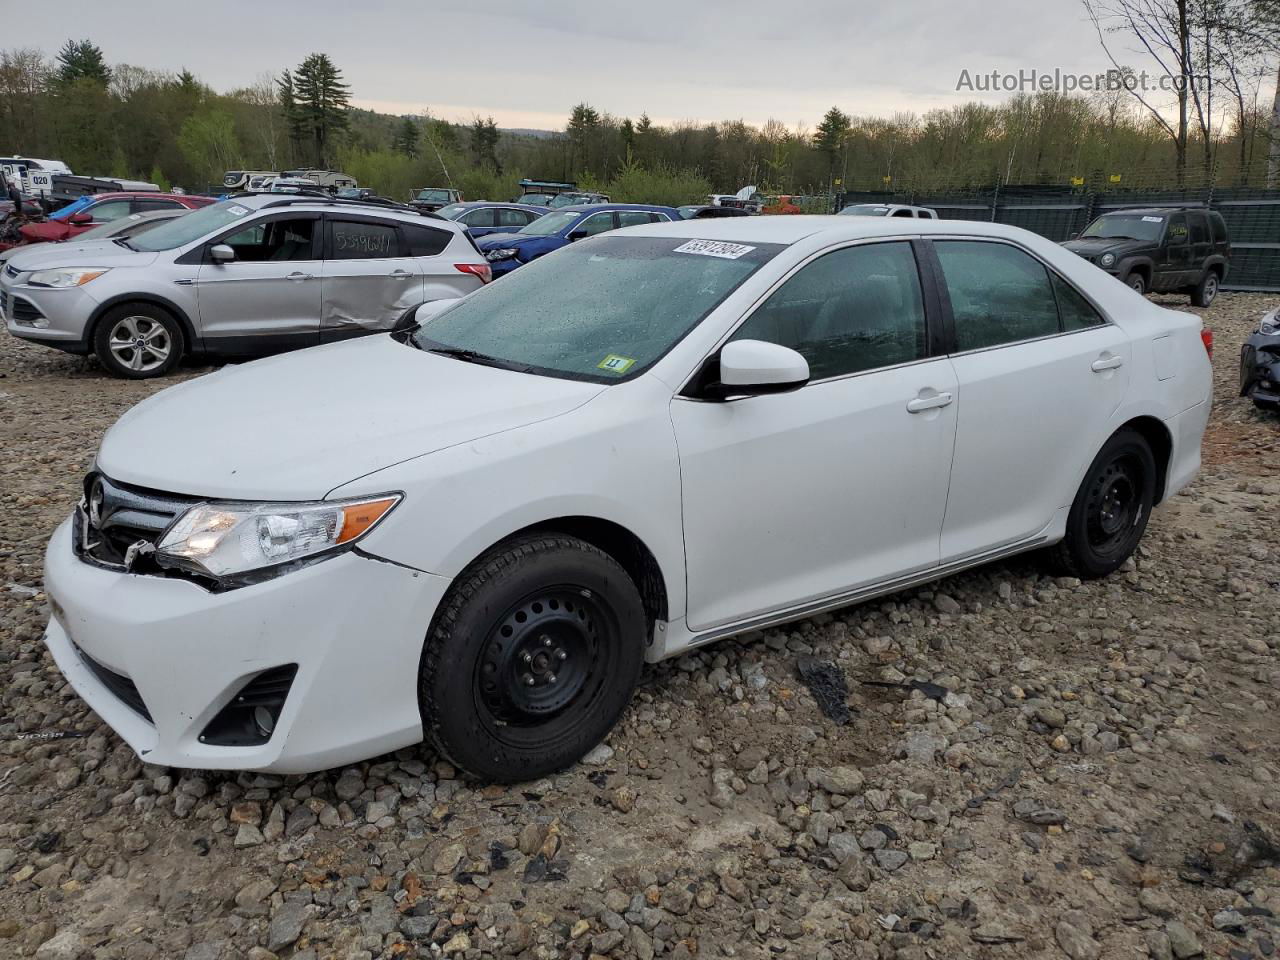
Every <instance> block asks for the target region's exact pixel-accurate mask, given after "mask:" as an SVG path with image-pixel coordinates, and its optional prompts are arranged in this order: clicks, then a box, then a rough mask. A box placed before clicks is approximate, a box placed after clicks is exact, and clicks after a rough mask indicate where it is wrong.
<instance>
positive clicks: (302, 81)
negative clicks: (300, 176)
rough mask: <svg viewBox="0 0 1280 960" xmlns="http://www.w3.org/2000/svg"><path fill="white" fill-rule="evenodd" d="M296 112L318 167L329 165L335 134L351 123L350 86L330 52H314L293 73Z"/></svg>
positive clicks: (341, 131)
mask: <svg viewBox="0 0 1280 960" xmlns="http://www.w3.org/2000/svg"><path fill="white" fill-rule="evenodd" d="M293 97H294V108H293V112H294V114H295V115H296V118H297V122H298V124H299V127H300V128H301V130H302V131H305V135H306V138H307V139H308V140H309V141H310V142H311V146H312V149H313V151H314V157H315V163H316V166H319V167H324V166H327V165H328V163H329V159H330V148H331V145H332V142H333V140H334V139H335V137H336V136H338V135H340V134H342V133H344V132H345V131H346V129H347V126H348V119H347V105H348V103H349V102H350V92H349V88H348V86H347V85H346V84H345V83H343V81H342V71H341V70H339V69H338V68H337V67H336V66H335V65H334V63H333V61H332V60H330V59H329V57H328V55H327V54H323V53H313V54H311V55H310V56H309V57H307V58H306V59H305V60H303V61H302V63H300V64H299V65H298V69H297V70H295V71H294V74H293Z"/></svg>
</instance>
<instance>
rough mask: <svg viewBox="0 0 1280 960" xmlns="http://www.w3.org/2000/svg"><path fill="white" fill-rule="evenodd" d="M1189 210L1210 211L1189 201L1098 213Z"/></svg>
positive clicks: (1167, 212)
mask: <svg viewBox="0 0 1280 960" xmlns="http://www.w3.org/2000/svg"><path fill="white" fill-rule="evenodd" d="M1188 210H1201V211H1203V212H1205V213H1209V212H1210V211H1209V208H1208V207H1205V206H1202V205H1201V204H1197V203H1189V204H1186V205H1185V206H1177V205H1175V206H1169V207H1121V208H1120V209H1118V210H1103V211H1102V212H1101V213H1099V214H1098V216H1100V217H1105V216H1106V215H1107V214H1109V213H1164V214H1169V213H1186V212H1187V211H1188Z"/></svg>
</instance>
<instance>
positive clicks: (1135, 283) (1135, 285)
mask: <svg viewBox="0 0 1280 960" xmlns="http://www.w3.org/2000/svg"><path fill="white" fill-rule="evenodd" d="M1129 287H1130V288H1131V289H1133V290H1136V291H1138V293H1146V292H1147V285H1146V283H1144V282H1143V280H1142V278H1141V277H1134V278H1133V279H1132V280H1130V281H1129Z"/></svg>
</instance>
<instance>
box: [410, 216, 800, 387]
mask: <svg viewBox="0 0 1280 960" xmlns="http://www.w3.org/2000/svg"><path fill="white" fill-rule="evenodd" d="M544 219H545V218H544ZM708 243H709V241H705V240H703V241H698V240H694V241H690V240H687V239H685V238H683V237H680V238H676V237H618V236H613V237H596V238H593V239H590V240H584V241H582V242H580V243H575V244H572V245H570V246H568V247H565V248H564V249H563V250H560V251H558V252H557V253H554V254H552V255H550V256H548V257H546V258H545V259H543V260H539V261H538V262H537V263H534V264H530V265H529V266H526V267H523V268H521V269H519V270H517V271H515V272H514V273H512V274H511V275H510V276H508V277H504V278H503V279H502V281H501V282H500V283H494V284H490V285H489V286H487V287H484V288H482V289H481V290H478V291H476V292H475V293H474V294H472V295H471V296H469V297H466V298H464V299H462V300H459V301H458V302H457V305H456V306H453V307H450V308H448V309H446V310H445V311H444V312H443V313H440V314H437V315H436V316H435V317H433V318H431V319H430V320H428V321H427V322H426V323H425V324H424V325H423V326H422V327H421V328H419V329H418V330H417V331H415V332H414V333H413V334H412V339H413V342H414V343H415V344H416V345H417V346H419V347H421V348H422V349H424V350H431V349H440V348H446V349H455V350H466V351H474V352H476V353H478V354H483V355H486V356H487V357H491V358H495V359H496V360H498V361H500V362H502V364H503V365H512V366H515V367H517V368H519V369H522V370H523V369H526V368H527V369H528V370H529V371H530V372H535V373H542V374H545V375H549V376H559V377H564V378H567V379H575V380H594V381H598V382H601V383H609V382H612V381H615V380H618V379H621V378H623V377H628V376H632V375H634V374H638V373H640V372H641V371H642V370H644V369H646V368H647V367H648V366H649V365H650V364H652V363H653V362H654V361H655V360H657V359H659V358H660V357H661V356H662V355H663V354H665V353H666V352H667V351H668V350H669V349H671V347H672V346H674V345H675V344H676V343H677V342H679V340H680V339H681V338H682V337H683V336H684V335H685V334H687V333H688V332H689V331H690V330H692V329H693V327H694V326H696V325H697V324H698V322H699V321H701V320H702V318H703V317H705V316H706V315H707V314H708V313H709V312H710V311H711V310H712V309H713V308H715V307H716V305H717V304H719V303H720V302H721V301H722V300H723V299H724V298H725V297H727V296H728V295H729V294H730V293H731V292H732V291H733V290H734V289H735V288H736V287H737V286H738V285H739V284H740V283H742V281H743V280H745V279H746V278H747V277H749V276H750V275H751V274H752V273H754V272H755V271H756V270H757V269H759V267H760V265H761V264H763V263H766V262H767V261H768V260H770V259H771V258H773V257H774V256H775V255H776V254H777V253H778V251H779V250H781V249H783V247H782V245H781V244H773V243H770V244H764V243H762V244H756V245H755V246H745V245H741V244H728V245H724V244H719V245H716V252H714V253H713V252H710V251H708V249H707V244H708Z"/></svg>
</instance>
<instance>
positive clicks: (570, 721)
mask: <svg viewBox="0 0 1280 960" xmlns="http://www.w3.org/2000/svg"><path fill="white" fill-rule="evenodd" d="M645 627H646V618H645V612H644V606H643V604H642V602H641V600H640V594H639V592H638V591H637V590H636V586H635V584H634V583H633V582H632V580H631V578H630V577H629V576H628V575H627V573H626V571H625V570H623V569H622V567H621V566H620V565H619V564H618V562H617V561H616V560H614V559H613V558H612V557H610V556H609V555H608V554H606V553H604V552H603V551H601V550H599V549H597V548H596V547H594V546H592V545H591V544H588V543H586V542H584V541H582V540H578V539H577V538H574V537H568V536H561V535H557V534H545V535H538V536H530V537H524V538H521V539H518V540H513V541H510V542H508V543H505V544H501V545H499V546H498V547H495V548H494V549H493V550H492V551H490V552H489V553H488V554H486V555H484V556H483V557H481V558H480V559H479V560H477V561H475V562H474V563H473V564H471V566H469V567H468V568H467V569H466V570H464V571H463V572H462V573H461V574H460V575H459V577H458V579H457V581H456V582H455V583H454V585H453V587H452V588H451V589H450V592H449V594H448V595H447V596H446V597H445V599H444V601H443V603H442V605H441V608H440V612H439V613H438V614H437V615H436V619H435V622H434V623H433V625H432V629H431V633H430V634H429V636H428V637H427V641H426V645H425V647H424V649H423V653H422V662H421V668H420V674H419V683H418V700H419V706H420V708H421V710H422V723H423V729H424V730H425V731H426V734H427V736H428V737H429V738H430V739H431V741H432V742H433V743H434V744H435V746H436V747H437V749H439V751H440V752H441V753H442V754H443V755H444V756H446V757H448V758H449V760H451V761H452V762H453V763H454V764H456V765H457V766H459V767H461V768H462V769H464V770H466V771H467V772H469V773H471V774H473V775H474V776H477V777H480V778H482V779H485V780H492V781H498V782H503V783H516V782H521V781H526V780H534V779H537V778H538V777H541V776H544V775H546V774H549V773H553V772H555V771H557V770H561V769H563V768H564V767H567V766H569V765H570V764H571V763H573V762H574V761H575V760H577V759H579V758H580V757H581V756H582V755H583V754H585V753H586V752H587V751H588V750H590V749H591V748H592V747H594V746H595V745H596V744H598V743H599V742H600V741H601V740H603V739H604V737H605V735H606V734H607V733H608V732H609V731H610V730H611V729H612V728H613V725H614V724H615V723H617V721H618V718H619V717H620V716H621V715H622V711H623V710H624V709H625V708H626V706H627V703H628V702H629V701H630V699H631V694H632V691H633V690H634V689H635V685H636V682H637V680H638V679H639V676H640V668H641V666H642V664H643V660H644V643H645Z"/></svg>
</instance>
